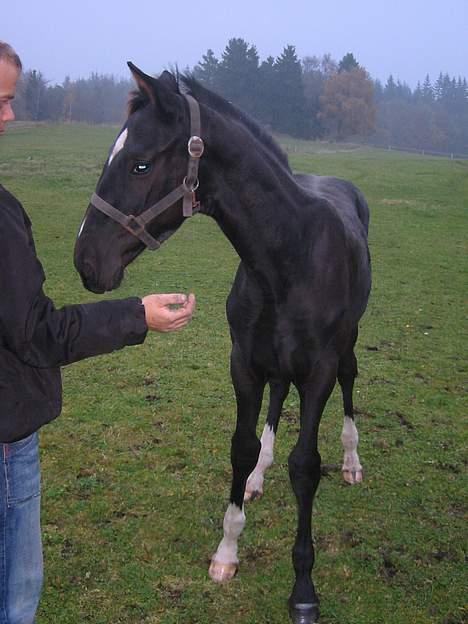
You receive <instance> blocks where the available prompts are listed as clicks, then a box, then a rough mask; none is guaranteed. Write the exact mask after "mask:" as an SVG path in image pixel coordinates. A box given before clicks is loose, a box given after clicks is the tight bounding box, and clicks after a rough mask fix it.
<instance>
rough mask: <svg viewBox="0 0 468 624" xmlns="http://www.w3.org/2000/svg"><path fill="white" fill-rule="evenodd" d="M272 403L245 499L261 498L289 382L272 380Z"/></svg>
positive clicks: (271, 460) (271, 462)
mask: <svg viewBox="0 0 468 624" xmlns="http://www.w3.org/2000/svg"><path fill="white" fill-rule="evenodd" d="M269 385H270V404H269V407H268V415H267V419H266V424H265V427H264V428H263V433H262V437H261V440H260V442H261V445H262V447H261V450H260V455H259V457H258V462H257V465H256V466H255V468H254V470H253V472H252V473H251V474H250V476H249V478H248V480H247V485H246V487H245V494H244V501H245V502H248V501H252V500H255V499H256V498H260V497H261V496H262V494H263V482H264V478H265V472H266V470H267V469H268V468H269V467H270V466H271V465H272V464H273V448H274V444H275V438H276V432H277V430H278V423H279V419H280V416H281V409H282V407H283V403H284V401H285V399H286V397H287V396H288V392H289V385H290V384H289V383H288V382H282V381H270V384H269Z"/></svg>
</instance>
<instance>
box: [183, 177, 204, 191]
mask: <svg viewBox="0 0 468 624" xmlns="http://www.w3.org/2000/svg"><path fill="white" fill-rule="evenodd" d="M182 184H183V187H184V189H185V190H186V191H188V192H189V193H193V192H194V191H196V190H197V188H198V187H199V186H200V180H199V179H198V178H197V179H196V180H195V183H194V185H193V186H192V187H189V186H187V176H185V178H184V181H183V182H182Z"/></svg>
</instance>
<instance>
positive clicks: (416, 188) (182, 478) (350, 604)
mask: <svg viewBox="0 0 468 624" xmlns="http://www.w3.org/2000/svg"><path fill="white" fill-rule="evenodd" d="M116 132H117V130H116V129H115V128H106V127H89V126H38V127H24V128H17V129H13V130H11V131H10V132H9V133H8V134H7V135H5V136H3V137H1V138H0V182H1V183H2V184H4V185H5V186H6V187H7V188H9V189H10V190H11V191H12V192H14V193H15V194H16V195H17V196H18V197H19V198H20V199H21V201H22V202H23V204H24V206H25V207H26V209H27V211H28V212H29V214H30V216H31V218H32V221H33V224H34V233H35V238H36V244H37V248H38V252H39V255H40V257H41V259H42V261H43V264H44V267H45V270H46V274H47V276H48V279H47V283H46V286H47V288H46V290H47V293H48V294H49V295H50V296H52V297H53V299H54V300H55V302H56V304H57V305H58V306H61V305H63V304H66V303H79V302H85V301H91V300H95V299H96V298H97V297H95V296H92V295H90V293H87V292H86V291H84V290H83V288H82V286H81V283H80V280H79V278H78V276H77V275H76V273H75V272H74V269H73V265H72V251H73V244H74V238H75V235H76V232H77V229H78V226H79V223H80V221H81V218H82V216H83V213H84V210H85V207H86V206H87V202H88V198H89V196H90V194H91V192H92V191H93V190H94V186H95V183H96V180H97V177H98V175H99V173H100V170H101V164H102V162H103V161H104V158H105V156H106V154H107V149H108V147H109V146H110V144H111V141H112V140H113V138H114V137H115V135H116ZM291 162H292V165H293V167H294V168H295V170H298V171H305V172H316V173H320V174H327V175H337V176H340V177H343V178H347V179H350V180H352V181H353V182H354V183H355V184H357V185H358V186H359V187H360V188H361V189H362V190H363V191H364V193H365V194H366V196H367V198H368V201H369V204H370V207H371V214H372V222H371V231H370V246H371V253H372V256H373V273H374V288H373V294H372V298H371V303H370V306H369V309H368V312H367V314H366V316H365V318H364V320H363V323H362V326H361V335H360V340H359V343H358V349H357V355H358V360H359V363H360V377H359V378H358V380H357V387H356V390H357V392H356V403H357V408H358V410H359V420H358V426H359V430H360V435H361V445H360V455H361V461H362V462H363V464H364V468H365V482H364V483H363V484H362V486H360V487H356V488H350V487H347V486H346V485H345V484H344V483H343V482H342V480H341V474H340V461H341V454H342V451H341V446H340V441H339V435H340V430H341V423H342V413H341V401H340V396H339V393H338V392H337V391H335V393H334V394H333V396H332V398H331V400H330V401H329V404H328V406H327V409H326V412H325V414H324V418H323V421H322V422H323V424H322V428H321V447H320V448H321V454H322V458H323V461H324V463H326V464H328V465H329V471H328V473H329V474H328V476H327V477H324V478H323V479H322V482H321V485H320V488H319V492H318V495H317V497H316V503H315V509H314V526H315V529H314V530H315V539H316V544H317V561H316V567H315V574H314V580H315V583H316V586H317V589H318V591H319V593H320V596H321V601H322V618H321V622H322V624H461V623H462V622H466V621H467V618H468V615H467V612H466V611H464V602H465V596H466V587H467V582H466V581H467V576H466V569H465V551H464V546H466V541H467V532H466V515H465V514H466V442H467V436H466V413H467V403H466V398H465V395H464V387H463V386H464V383H465V382H466V376H467V353H466V327H467V326H466V307H465V308H464V306H466V292H467V281H468V280H467V264H466V232H467V221H468V220H467V212H468V211H467V206H468V162H458V161H447V160H439V159H433V158H420V157H415V156H411V155H401V154H397V153H394V152H390V153H387V152H379V151H377V150H356V151H352V152H346V151H344V152H337V153H332V152H330V153H317V154H308V155H302V156H301V155H300V154H299V153H297V154H294V155H293V156H292V157H291ZM236 266H237V257H236V254H235V252H234V251H233V250H232V249H231V248H230V246H229V244H228V243H227V241H226V240H225V239H224V237H223V236H222V234H221V232H220V231H219V230H218V229H217V227H216V226H215V224H214V223H213V222H212V221H211V220H209V219H208V218H205V217H197V218H195V219H193V220H191V221H190V222H189V223H187V224H186V225H184V227H183V228H182V229H181V230H180V231H179V232H178V233H177V234H176V235H175V236H174V237H173V238H172V239H171V240H170V241H169V242H168V243H167V244H166V245H165V246H163V248H162V249H161V250H160V251H158V252H157V253H154V254H151V253H150V252H146V253H145V254H143V256H141V257H140V258H139V259H138V260H137V261H136V262H135V263H134V265H132V266H131V267H130V269H129V271H128V274H127V278H126V280H125V282H124V284H123V286H122V288H121V289H120V290H119V291H118V293H113V294H112V295H109V296H110V297H114V298H115V297H117V296H128V295H134V294H136V295H144V294H146V293H149V292H154V291H159V292H164V291H179V290H183V291H194V292H195V293H196V294H197V297H198V309H197V313H196V317H195V319H194V321H193V322H192V324H191V325H190V327H189V328H187V329H186V330H185V331H183V332H181V333H178V334H170V335H152V336H150V337H149V338H148V339H147V341H146V343H145V344H144V345H143V346H141V347H135V348H131V349H127V350H125V351H121V352H118V353H115V354H112V355H110V356H105V357H100V358H96V359H94V360H88V361H84V362H81V363H79V364H75V365H73V366H71V367H68V368H66V369H64V372H63V377H64V387H65V396H64V410H63V414H62V416H61V417H60V418H59V419H58V420H57V421H56V422H55V423H53V424H51V425H49V426H47V427H46V428H44V430H43V432H42V438H41V440H42V468H43V537H44V553H45V564H46V584H45V589H44V595H43V600H42V603H41V610H40V614H39V618H38V624H83V623H92V624H176V623H177V624H284V623H285V622H287V621H288V618H287V609H286V599H287V597H288V595H289V592H290V589H291V584H292V577H293V572H292V565H291V562H290V550H291V546H292V542H293V536H294V531H295V522H296V512H295V501H294V499H293V495H292V492H291V490H290V486H289V480H288V475H287V456H288V453H289V451H290V449H291V448H292V446H293V444H294V442H295V439H296V436H297V430H298V424H297V414H298V400H297V395H296V394H295V393H292V394H291V395H290V397H289V398H288V400H287V403H286V406H285V411H284V417H283V420H282V423H281V425H280V431H279V437H278V444H277V450H276V462H275V465H274V467H273V468H272V469H271V471H270V473H269V474H268V477H267V483H266V491H265V496H264V497H263V498H262V499H261V500H259V501H256V502H254V503H252V504H250V505H249V506H248V508H247V510H246V513H247V525H246V529H245V531H244V533H243V536H242V538H241V543H240V558H241V566H240V571H239V574H238V575H237V577H236V578H235V579H234V580H233V581H232V582H231V583H230V584H228V585H226V586H221V587H219V586H216V585H214V584H212V582H211V581H210V580H209V578H208V576H207V567H208V561H209V558H210V556H211V554H212V553H213V551H214V549H215V548H216V546H217V543H218V541H219V539H220V537H221V531H222V519H223V515H224V511H225V507H226V503H227V497H228V492H229V485H230V461H229V445H230V437H231V434H232V431H233V427H234V422H235V404H234V395H233V391H232V389H231V385H230V380H229V376H228V356H229V337H228V331H227V324H226V321H225V312H224V301H225V298H226V295H227V293H228V291H229V288H230V284H231V281H232V278H233V275H234V271H235V268H236ZM260 426H263V417H262V418H261V423H260Z"/></svg>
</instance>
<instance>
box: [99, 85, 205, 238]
mask: <svg viewBox="0 0 468 624" xmlns="http://www.w3.org/2000/svg"><path fill="white" fill-rule="evenodd" d="M184 97H185V98H186V99H187V101H188V105H189V110H190V135H191V136H190V139H189V141H188V144H187V149H188V153H189V162H188V168H187V175H186V176H185V178H184V179H183V181H182V184H180V185H179V186H178V187H177V188H175V189H174V190H173V191H171V192H170V193H169V194H168V195H166V196H165V197H163V198H162V199H160V200H159V201H158V202H157V203H156V204H153V205H152V206H150V207H149V208H148V209H147V210H145V211H144V212H142V213H141V214H140V215H138V216H134V215H126V214H124V213H123V212H121V211H120V210H117V208H114V206H112V205H111V204H109V203H108V202H106V201H105V200H104V199H102V197H99V195H97V194H96V193H93V194H92V196H91V205H92V206H94V207H95V208H97V209H98V210H100V211H101V212H103V213H104V214H105V215H107V216H108V217H110V218H111V219H113V220H114V221H116V222H117V223H120V225H121V226H122V227H124V228H125V229H126V230H127V232H130V234H133V236H136V237H137V238H139V239H140V240H141V242H142V243H144V244H145V245H146V246H147V247H148V249H151V250H154V249H158V247H160V246H161V243H159V242H158V241H157V240H156V239H155V238H153V237H152V236H151V234H150V233H149V232H148V231H147V229H146V227H147V226H148V225H149V224H150V223H151V221H153V220H154V219H155V218H156V217H157V216H158V215H160V214H161V213H162V212H164V211H165V210H167V209H168V208H170V207H171V206H173V205H174V204H175V203H176V202H177V201H179V199H181V198H183V208H182V214H183V216H184V217H191V216H192V215H193V214H195V213H197V212H198V211H199V209H200V202H199V201H197V200H196V197H195V191H196V190H197V188H198V185H199V181H198V163H199V160H200V158H201V156H202V154H203V150H204V144H203V140H202V139H201V138H200V134H201V122H200V107H199V105H198V102H197V101H196V100H195V98H193V97H192V96H191V95H188V94H186V95H184Z"/></svg>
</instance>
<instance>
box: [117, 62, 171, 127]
mask: <svg viewBox="0 0 468 624" xmlns="http://www.w3.org/2000/svg"><path fill="white" fill-rule="evenodd" d="M127 64H128V66H129V68H130V71H131V72H132V75H133V78H134V80H135V82H136V83H137V85H138V88H139V89H140V90H141V91H142V92H143V93H145V94H146V95H147V96H148V98H149V100H150V102H151V103H152V104H153V105H154V106H155V107H156V108H157V109H158V110H159V111H160V113H161V114H162V115H164V116H165V117H169V118H170V117H174V115H175V114H176V111H177V109H178V106H179V98H178V87H177V82H176V80H175V78H174V76H173V75H172V74H171V73H169V72H168V71H164V72H163V73H162V74H161V76H160V77H159V78H153V77H152V76H148V75H147V74H145V73H144V72H142V71H141V69H139V68H138V67H136V65H134V64H133V63H132V62H130V61H129V62H128V63H127Z"/></svg>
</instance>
